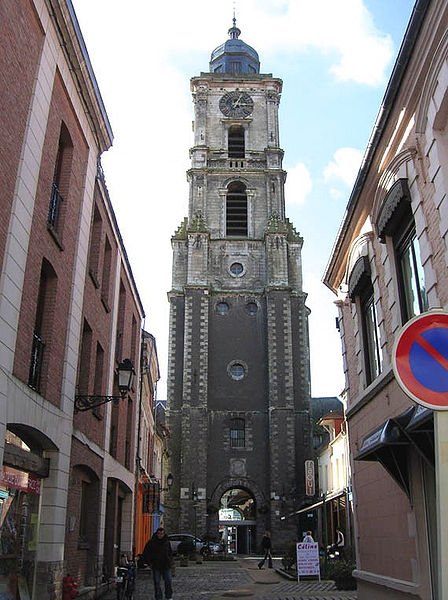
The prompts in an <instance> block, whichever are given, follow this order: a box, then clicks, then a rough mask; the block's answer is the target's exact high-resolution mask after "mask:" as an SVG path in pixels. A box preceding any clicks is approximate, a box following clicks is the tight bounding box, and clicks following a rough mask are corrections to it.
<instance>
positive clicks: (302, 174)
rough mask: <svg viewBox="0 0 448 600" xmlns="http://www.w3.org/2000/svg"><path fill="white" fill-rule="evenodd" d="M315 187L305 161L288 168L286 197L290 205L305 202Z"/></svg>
mask: <svg viewBox="0 0 448 600" xmlns="http://www.w3.org/2000/svg"><path fill="white" fill-rule="evenodd" d="M312 188H313V182H312V180H311V175H310V172H309V171H308V169H307V168H306V166H305V165H304V164H303V163H297V164H296V165H295V166H294V167H292V168H291V169H288V175H287V178H286V184H285V198H286V202H287V203H288V205H290V206H291V205H293V204H295V205H301V204H304V202H305V200H306V197H307V196H308V194H309V193H310V192H311V190H312Z"/></svg>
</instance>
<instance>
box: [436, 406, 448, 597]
mask: <svg viewBox="0 0 448 600" xmlns="http://www.w3.org/2000/svg"><path fill="white" fill-rule="evenodd" d="M434 444H435V455H436V478H437V486H436V494H437V554H438V564H439V568H438V569H437V571H438V582H437V588H438V592H439V593H438V598H439V600H448V577H447V576H446V573H447V567H448V519H447V512H446V511H447V508H446V507H447V506H448V413H447V412H442V411H436V412H435V413H434Z"/></svg>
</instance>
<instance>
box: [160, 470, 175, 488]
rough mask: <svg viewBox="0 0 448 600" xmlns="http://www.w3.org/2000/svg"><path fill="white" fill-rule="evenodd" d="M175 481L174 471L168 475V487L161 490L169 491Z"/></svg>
mask: <svg viewBox="0 0 448 600" xmlns="http://www.w3.org/2000/svg"><path fill="white" fill-rule="evenodd" d="M173 482H174V477H173V475H172V473H168V475H167V476H166V487H164V488H161V490H160V491H161V492H169V491H170V489H171V486H172V485H173Z"/></svg>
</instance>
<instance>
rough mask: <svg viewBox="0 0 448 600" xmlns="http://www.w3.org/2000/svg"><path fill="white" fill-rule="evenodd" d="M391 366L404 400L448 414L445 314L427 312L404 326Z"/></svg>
mask: <svg viewBox="0 0 448 600" xmlns="http://www.w3.org/2000/svg"><path fill="white" fill-rule="evenodd" d="M392 364H393V369H394V373H395V377H396V379H397V381H398V383H399V385H400V386H401V388H402V389H403V390H404V391H405V392H406V394H407V395H408V396H410V397H411V398H412V399H413V400H415V401H416V402H418V403H419V404H422V405H423V406H426V407H428V408H431V409H433V410H448V313H447V312H444V311H431V312H428V313H424V314H423V315H419V316H418V317H414V318H413V319H411V320H410V321H409V322H408V323H406V325H405V326H404V327H403V329H402V330H401V332H400V333H399V335H398V338H397V340H396V342H395V345H394V351H393V355H392Z"/></svg>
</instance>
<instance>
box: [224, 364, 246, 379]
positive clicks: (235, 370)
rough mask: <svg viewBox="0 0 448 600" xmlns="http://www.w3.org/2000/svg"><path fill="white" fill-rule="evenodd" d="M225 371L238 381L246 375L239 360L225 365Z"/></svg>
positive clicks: (243, 366)
mask: <svg viewBox="0 0 448 600" xmlns="http://www.w3.org/2000/svg"><path fill="white" fill-rule="evenodd" d="M227 372H228V374H229V376H230V377H231V378H232V379H234V380H235V381H239V380H241V379H244V377H245V376H246V367H245V365H243V364H242V363H241V362H238V361H234V362H232V363H230V364H229V366H228V367H227Z"/></svg>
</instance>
